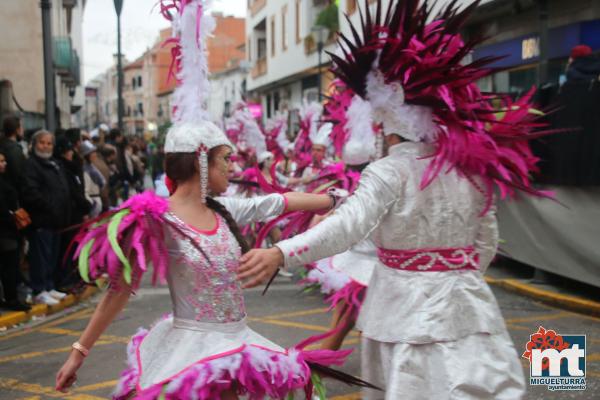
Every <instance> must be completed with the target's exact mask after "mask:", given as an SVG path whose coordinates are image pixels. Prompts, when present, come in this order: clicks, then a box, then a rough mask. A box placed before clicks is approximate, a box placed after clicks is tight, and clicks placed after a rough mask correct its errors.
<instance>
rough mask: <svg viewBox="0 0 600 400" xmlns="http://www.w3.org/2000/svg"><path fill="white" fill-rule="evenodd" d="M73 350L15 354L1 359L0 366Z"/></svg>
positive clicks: (98, 342)
mask: <svg viewBox="0 0 600 400" xmlns="http://www.w3.org/2000/svg"><path fill="white" fill-rule="evenodd" d="M113 343H114V342H112V341H108V340H98V341H97V342H96V344H95V345H96V346H97V345H104V344H113ZM71 350H72V347H71V346H69V347H59V348H56V349H49V350H44V351H32V352H29V353H21V354H15V355H12V356H6V357H0V364H1V363H5V362H10V361H17V360H28V359H30V358H35V357H41V356H45V355H46V354H56V353H67V352H70V351H71Z"/></svg>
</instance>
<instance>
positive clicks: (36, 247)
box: [22, 130, 71, 305]
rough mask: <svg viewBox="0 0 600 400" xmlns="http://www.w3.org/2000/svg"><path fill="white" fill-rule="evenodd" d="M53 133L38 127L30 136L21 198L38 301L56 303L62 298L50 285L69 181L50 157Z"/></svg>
mask: <svg viewBox="0 0 600 400" xmlns="http://www.w3.org/2000/svg"><path fill="white" fill-rule="evenodd" d="M53 148H54V135H53V134H52V133H50V132H48V131H45V130H41V131H37V132H36V133H34V134H33V136H32V139H31V156H30V157H29V159H28V160H27V161H26V163H25V168H24V171H23V184H22V197H23V205H24V207H25V209H26V210H27V211H28V212H29V214H30V215H31V220H32V231H31V234H30V235H29V268H30V278H31V286H32V289H33V291H34V295H35V300H36V301H37V302H38V303H43V304H48V305H56V304H58V302H59V300H61V299H62V298H64V297H65V294H64V293H61V292H58V291H57V290H55V287H54V272H55V270H56V268H57V267H58V264H59V251H60V233H59V231H60V230H61V229H63V228H65V227H67V226H68V225H69V222H70V212H71V210H70V204H71V198H70V192H69V184H68V181H67V179H66V177H65V174H64V171H63V170H62V169H61V167H60V164H59V163H58V162H57V160H56V159H54V158H53V157H52V151H53Z"/></svg>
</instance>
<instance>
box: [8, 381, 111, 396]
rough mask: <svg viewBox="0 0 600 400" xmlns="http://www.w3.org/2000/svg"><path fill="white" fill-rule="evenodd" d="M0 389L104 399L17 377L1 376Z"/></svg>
mask: <svg viewBox="0 0 600 400" xmlns="http://www.w3.org/2000/svg"><path fill="white" fill-rule="evenodd" d="M0 389H8V390H20V391H22V392H27V393H33V394H42V395H44V396H48V397H52V398H57V399H69V400H104V398H103V397H97V396H92V395H89V394H69V393H61V392H58V391H56V390H55V389H54V388H52V387H45V386H42V385H38V384H34V383H26V382H20V381H18V380H16V379H10V378H0Z"/></svg>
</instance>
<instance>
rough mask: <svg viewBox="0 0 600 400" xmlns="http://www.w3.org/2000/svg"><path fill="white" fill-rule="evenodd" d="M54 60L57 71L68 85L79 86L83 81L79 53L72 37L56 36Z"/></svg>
mask: <svg viewBox="0 0 600 400" xmlns="http://www.w3.org/2000/svg"><path fill="white" fill-rule="evenodd" d="M53 60H54V68H55V69H56V73H57V74H58V75H60V76H61V77H62V78H63V80H64V81H65V83H66V84H67V86H71V87H73V86H78V85H79V84H80V83H81V74H80V62H79V55H78V54H77V52H76V51H75V50H73V46H72V44H71V38H69V37H56V38H54V43H53Z"/></svg>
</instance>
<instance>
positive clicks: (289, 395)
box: [285, 392, 294, 400]
mask: <svg viewBox="0 0 600 400" xmlns="http://www.w3.org/2000/svg"><path fill="white" fill-rule="evenodd" d="M285 400H294V392H290V393H289V394H288V395H287V397H286V398H285Z"/></svg>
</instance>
